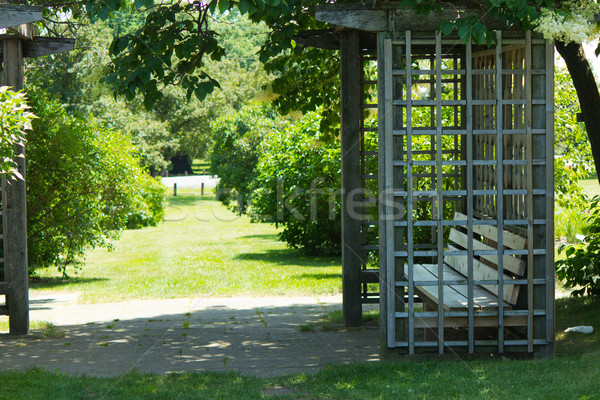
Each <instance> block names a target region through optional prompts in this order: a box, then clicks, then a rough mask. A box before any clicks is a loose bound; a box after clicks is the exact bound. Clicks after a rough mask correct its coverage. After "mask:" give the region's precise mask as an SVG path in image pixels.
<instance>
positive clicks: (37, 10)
mask: <svg viewBox="0 0 600 400" xmlns="http://www.w3.org/2000/svg"><path fill="white" fill-rule="evenodd" d="M41 19H42V7H32V6H24V5H19V4H0V28H9V27H11V26H17V25H21V24H28V23H31V22H36V21H39V20H41Z"/></svg>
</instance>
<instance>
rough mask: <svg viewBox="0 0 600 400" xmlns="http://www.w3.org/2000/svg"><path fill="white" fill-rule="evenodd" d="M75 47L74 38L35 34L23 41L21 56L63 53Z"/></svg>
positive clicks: (33, 56)
mask: <svg viewBox="0 0 600 400" xmlns="http://www.w3.org/2000/svg"><path fill="white" fill-rule="evenodd" d="M74 48H75V39H69V38H49V37H41V36H36V37H35V38H34V40H32V41H24V42H23V57H26V58H36V57H42V56H48V55H50V54H57V53H65V52H67V51H71V50H73V49H74Z"/></svg>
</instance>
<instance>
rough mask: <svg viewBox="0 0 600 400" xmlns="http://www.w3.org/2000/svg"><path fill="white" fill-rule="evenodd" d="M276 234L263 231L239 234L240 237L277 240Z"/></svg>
mask: <svg viewBox="0 0 600 400" xmlns="http://www.w3.org/2000/svg"><path fill="white" fill-rule="evenodd" d="M277 236H278V235H277V234H276V233H265V234H257V235H244V236H241V237H240V239H262V240H268V241H273V240H278V239H279V238H278V237H277Z"/></svg>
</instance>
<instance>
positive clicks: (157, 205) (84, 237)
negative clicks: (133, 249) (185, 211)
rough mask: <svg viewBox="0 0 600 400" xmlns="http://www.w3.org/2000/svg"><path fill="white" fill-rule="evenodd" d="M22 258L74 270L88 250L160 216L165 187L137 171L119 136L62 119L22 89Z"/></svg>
mask: <svg viewBox="0 0 600 400" xmlns="http://www.w3.org/2000/svg"><path fill="white" fill-rule="evenodd" d="M30 93H31V103H32V109H33V111H34V112H35V113H36V115H37V116H38V117H39V118H38V119H36V120H34V121H33V124H32V128H33V129H32V131H31V133H30V135H29V142H28V159H27V170H28V177H27V181H28V192H27V194H28V195H27V203H28V204H27V207H28V215H27V217H28V223H27V225H28V253H29V261H30V268H31V269H32V270H33V269H36V268H39V267H45V266H48V265H53V264H54V265H57V266H58V268H59V270H60V271H61V272H63V273H66V270H67V266H69V265H78V264H79V263H80V258H81V257H82V256H83V253H84V250H85V249H86V248H87V247H88V246H92V247H96V246H100V247H106V246H109V241H108V240H109V239H112V238H116V237H117V236H118V234H119V232H120V231H121V230H122V229H124V228H125V227H127V226H128V225H129V226H132V227H137V226H141V225H155V224H156V223H158V222H159V221H161V220H162V218H163V213H164V196H165V188H163V187H162V185H161V184H160V183H159V182H158V181H156V180H154V179H152V178H149V177H148V176H147V174H146V172H145V171H144V170H143V169H142V168H141V167H140V166H139V159H138V158H137V157H136V156H135V149H134V148H133V146H132V145H131V143H130V142H129V140H128V138H127V137H126V136H123V135H122V134H120V133H117V132H113V131H110V130H107V129H103V128H101V127H100V126H98V125H97V124H95V123H94V122H91V121H88V120H86V119H83V118H79V117H70V116H68V115H67V114H66V112H65V110H64V108H63V107H62V106H60V104H59V103H58V102H57V101H55V100H51V99H49V98H48V97H47V96H46V95H45V94H44V93H43V92H41V91H35V90H33V91H30Z"/></svg>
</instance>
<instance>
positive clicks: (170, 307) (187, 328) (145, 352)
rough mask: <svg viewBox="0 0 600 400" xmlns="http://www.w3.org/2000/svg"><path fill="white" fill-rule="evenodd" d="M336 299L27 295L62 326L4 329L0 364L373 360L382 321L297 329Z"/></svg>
mask: <svg viewBox="0 0 600 400" xmlns="http://www.w3.org/2000/svg"><path fill="white" fill-rule="evenodd" d="M340 307H341V297H340V296H331V297H320V298H313V297H287V298H286V297H262V298H252V297H235V298H206V299H172V300H149V301H131V302H126V303H112V304H87V305H86V304H77V295H56V294H51V295H47V296H43V297H39V298H33V299H32V300H31V308H32V310H31V320H32V321H48V322H52V323H53V324H55V325H56V326H57V327H58V331H59V334H57V335H53V337H42V336H41V335H40V334H39V333H38V334H36V333H35V332H34V334H31V335H29V336H27V337H24V338H11V337H9V336H7V335H0V352H1V354H2V357H0V369H1V370H9V369H18V370H23V369H28V368H32V367H34V366H35V367H41V368H44V369H47V370H49V371H56V370H59V371H61V372H63V373H67V374H86V375H92V376H113V375H120V374H123V373H126V372H128V371H130V370H132V369H136V370H138V371H140V372H142V373H157V374H165V373H169V372H185V371H230V370H235V371H239V372H241V373H243V374H246V375H254V376H274V375H283V374H291V373H312V372H316V371H318V370H319V369H320V368H322V367H323V366H324V365H326V364H342V363H351V362H360V361H375V360H378V351H379V331H378V329H375V328H367V329H359V330H341V331H326V332H323V331H321V329H320V328H317V329H316V331H315V332H301V331H300V325H302V324H306V323H308V322H315V321H318V320H319V319H320V318H321V317H322V316H323V315H324V314H325V313H326V312H328V311H331V310H334V309H339V308H340ZM63 335H64V336H63Z"/></svg>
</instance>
